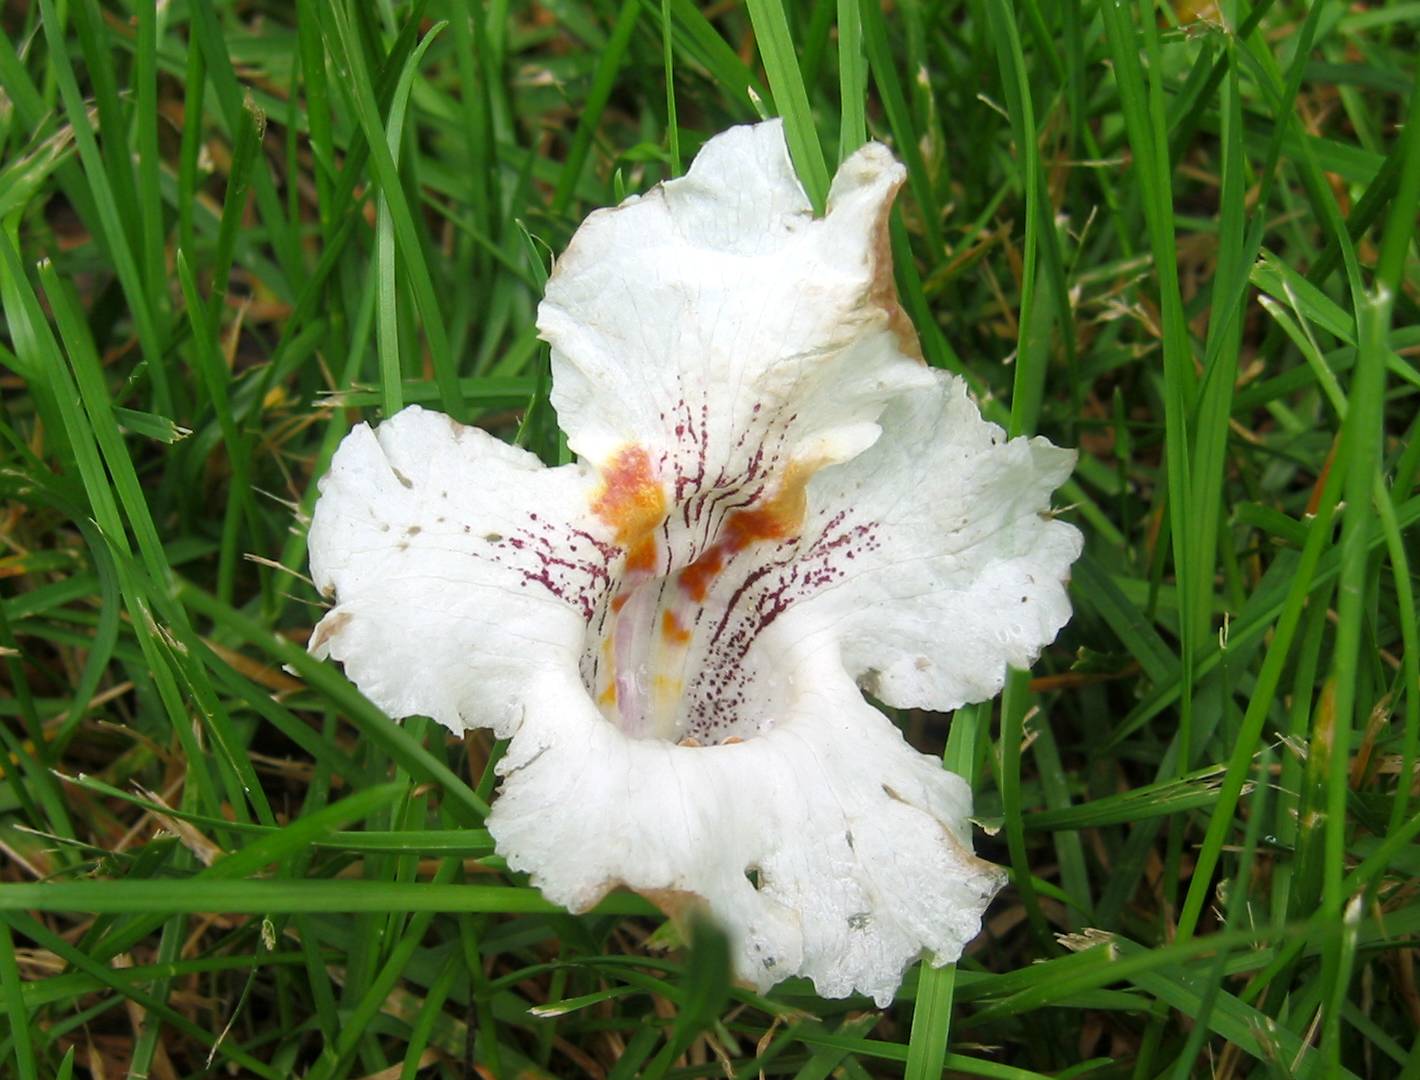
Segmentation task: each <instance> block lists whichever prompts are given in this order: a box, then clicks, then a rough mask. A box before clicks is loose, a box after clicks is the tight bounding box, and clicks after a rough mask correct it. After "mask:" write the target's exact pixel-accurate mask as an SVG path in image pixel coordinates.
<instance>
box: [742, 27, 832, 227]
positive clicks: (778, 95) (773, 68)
mask: <svg viewBox="0 0 1420 1080" xmlns="http://www.w3.org/2000/svg"><path fill="white" fill-rule="evenodd" d="M747 6H748V8H749V17H750V22H751V23H752V24H753V25H754V38H755V44H756V45H757V46H758V47H759V56H760V59H761V60H763V61H764V70H765V73H766V74H767V75H768V76H769V90H770V92H771V93H772V94H773V95H774V107H775V109H776V110H777V111H778V113H779V115H780V116H782V117H783V118H784V138H785V141H786V142H788V144H789V156H790V157H792V158H793V159H794V167H795V169H796V170H797V171H798V173H799V180H800V182H802V183H803V185H804V191H805V192H806V193H807V194H808V197H809V202H811V203H813V207H814V212H815V213H818V214H822V213H823V209H824V204H825V203H826V201H827V199H828V181H829V176H828V165H827V164H826V163H825V162H824V158H823V144H822V143H820V142H819V138H818V131H817V130H816V129H815V127H814V118H813V113H812V111H811V110H810V109H809V95H808V91H807V89H805V87H804V76H803V73H802V72H801V71H800V70H799V55H798V52H797V51H796V50H795V48H794V41H793V37H792V36H791V35H790V33H789V19H788V16H787V15H786V14H785V12H784V5H783V3H782V2H781V0H748V5H747Z"/></svg>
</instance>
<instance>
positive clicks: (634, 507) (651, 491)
mask: <svg viewBox="0 0 1420 1080" xmlns="http://www.w3.org/2000/svg"><path fill="white" fill-rule="evenodd" d="M592 512H593V513H595V514H596V515H597V517H599V518H601V519H602V520H603V521H605V522H606V523H607V524H608V525H610V526H611V527H612V528H613V529H614V530H615V532H616V539H617V542H618V543H620V544H622V545H624V546H628V547H629V546H631V545H632V544H633V543H635V542H636V541H638V540H640V539H641V538H642V537H644V536H645V535H646V534H647V533H649V532H650V531H651V530H652V529H654V528H655V527H656V526H657V525H659V524H660V523H661V520H662V519H663V518H664V517H665V516H666V496H665V492H663V491H662V490H661V485H660V483H659V482H658V481H657V480H656V477H655V474H654V471H653V470H652V468H651V457H650V455H649V454H647V453H646V449H645V447H641V446H627V447H624V448H623V449H621V450H619V451H618V452H617V453H616V454H615V456H613V457H612V459H611V461H610V462H609V463H607V464H606V465H605V466H604V467H603V468H602V489H601V492H600V494H599V495H598V496H597V498H596V500H595V501H594V502H593V503H592Z"/></svg>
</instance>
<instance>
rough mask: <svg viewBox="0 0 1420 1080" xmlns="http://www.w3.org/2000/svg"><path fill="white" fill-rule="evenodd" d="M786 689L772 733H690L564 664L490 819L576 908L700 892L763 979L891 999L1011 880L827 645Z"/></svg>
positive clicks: (972, 926)
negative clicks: (603, 691) (803, 979)
mask: <svg viewBox="0 0 1420 1080" xmlns="http://www.w3.org/2000/svg"><path fill="white" fill-rule="evenodd" d="M763 647H764V648H765V649H766V650H768V651H770V652H771V653H773V652H774V650H775V645H774V644H773V643H772V642H767V643H766V644H765V645H764V646H763ZM785 693H786V695H787V697H786V700H788V701H789V702H791V704H790V706H789V708H790V709H791V711H790V712H789V713H788V714H787V715H785V716H784V717H783V719H782V720H781V721H780V723H778V724H777V725H776V726H775V727H774V729H773V730H772V731H770V732H768V733H767V734H765V735H763V736H760V737H758V738H755V739H750V740H748V741H746V742H743V743H739V744H735V745H729V746H710V747H698V748H689V747H684V746H676V745H674V744H671V743H665V742H657V741H654V740H640V739H626V738H623V737H621V736H620V734H619V733H618V732H616V730H615V729H614V728H612V727H611V726H610V725H607V724H604V723H598V719H599V718H598V716H597V715H596V713H595V710H594V709H593V708H592V707H591V706H590V703H586V702H585V695H581V696H580V697H579V694H578V687H577V686H576V685H574V684H573V682H572V681H571V679H570V677H569V678H568V679H565V680H563V681H561V682H558V681H556V680H546V681H543V682H541V683H540V684H539V685H538V686H537V687H536V688H535V689H534V694H535V696H534V698H533V699H531V700H530V701H529V704H528V709H529V714H530V715H537V716H538V717H540V718H541V720H540V721H539V722H538V724H537V725H536V728H534V725H533V724H532V723H529V724H528V725H527V726H525V727H524V729H523V731H522V732H521V733H520V734H519V736H518V737H517V739H516V740H515V741H514V744H513V747H512V749H511V751H510V753H509V755H508V756H507V757H506V758H505V759H504V761H503V763H502V766H501V769H500V771H502V772H503V773H504V774H505V777H506V778H505V780H504V783H503V788H502V791H501V793H500V795H499V797H498V801H497V802H496V803H495V805H494V808H493V813H492V815H491V816H490V817H489V819H488V827H489V829H490V830H491V831H492V833H493V835H494V837H495V838H496V840H497V842H498V849H499V850H500V851H502V852H504V853H506V854H507V857H508V862H509V865H510V866H512V867H513V868H515V869H521V870H526V871H528V872H530V873H531V874H532V878H533V881H534V883H535V884H537V885H538V887H539V888H541V889H542V891H543V892H544V893H545V894H546V895H547V896H548V897H549V898H551V899H553V900H556V901H557V902H559V903H562V904H564V905H566V906H567V907H569V908H571V909H572V910H574V911H580V910H585V909H586V908H588V907H590V906H591V905H592V904H594V903H595V902H596V901H597V900H598V899H599V898H600V897H601V896H602V895H603V894H604V893H605V892H606V891H607V890H608V889H610V888H612V887H614V886H616V885H618V884H626V885H629V886H630V887H632V888H634V889H636V890H638V891H640V892H642V893H644V894H646V895H648V896H650V897H652V898H653V899H655V900H657V902H659V903H660V904H661V905H662V906H663V907H665V908H666V909H667V910H672V911H674V910H676V909H678V908H681V907H683V906H687V905H689V906H693V905H697V904H704V905H705V906H707V907H708V908H709V910H710V911H711V912H713V913H714V915H715V916H716V917H717V918H718V919H719V921H720V922H721V923H722V924H723V925H724V926H725V928H726V930H727V931H728V932H729V934H730V939H731V943H732V947H733V950H734V955H735V967H736V970H737V971H738V972H739V974H740V976H741V977H742V978H744V979H746V980H748V981H750V982H753V983H755V984H757V985H758V986H759V987H760V988H761V989H767V988H768V987H769V986H772V985H773V984H774V983H776V982H778V981H780V980H781V979H783V978H785V977H787V976H789V975H794V974H799V975H804V976H807V977H808V978H810V979H812V980H813V982H814V986H815V988H816V989H817V990H818V992H819V993H820V994H822V995H823V996H826V997H842V996H846V995H847V994H850V993H853V992H858V993H863V994H867V995H869V996H871V997H873V998H874V999H876V1000H877V1001H878V1003H879V1004H884V1005H885V1004H887V1002H888V1001H890V1000H891V998H892V996H893V994H894V992H895V991H896V989H897V986H898V984H899V982H900V981H901V978H902V973H903V971H904V970H905V969H906V968H907V966H908V965H910V964H911V963H913V962H914V961H915V960H916V959H917V958H918V956H919V955H921V953H922V952H923V950H924V949H925V950H926V952H927V953H928V955H929V956H930V957H931V958H932V959H933V961H934V962H935V963H939V964H941V963H948V962H950V961H952V960H955V959H956V958H957V957H958V956H960V954H961V951H962V948H963V947H964V946H965V944H966V943H967V942H968V941H970V940H971V939H972V938H973V937H974V936H975V935H976V934H977V932H978V931H979V930H980V926H981V913H982V911H983V910H984V909H985V907H986V904H987V903H988V902H989V901H990V899H991V897H992V896H993V895H994V894H995V893H996V891H997V890H998V889H999V888H1000V887H1001V884H1002V883H1003V881H1004V875H1003V874H1002V873H1001V871H1000V870H999V869H997V868H996V867H994V866H991V865H990V864H988V863H985V862H982V861H981V860H979V859H977V858H975V857H974V856H973V855H972V854H971V851H970V842H969V840H968V838H967V836H966V829H967V825H966V816H967V814H968V812H969V809H970V802H971V796H970V792H969V791H968V790H967V787H966V785H965V784H964V783H963V782H962V781H961V779H960V778H959V777H957V776H954V775H952V774H951V773H948V772H945V771H944V770H943V769H942V768H941V766H940V764H939V763H937V762H936V761H934V760H932V759H931V758H927V757H925V756H923V755H922V754H919V753H917V752H916V751H915V750H913V749H912V748H911V747H910V746H908V745H907V743H906V742H904V741H903V738H902V736H901V735H900V734H899V733H898V731H897V729H896V728H894V727H893V726H892V724H891V723H890V722H889V721H888V720H887V719H886V718H885V717H884V716H883V715H882V714H881V713H879V712H877V711H876V710H875V709H873V708H871V707H869V706H868V705H867V704H866V703H865V702H864V701H863V698H862V694H861V693H860V692H859V690H858V689H857V687H856V686H855V685H854V684H853V682H852V681H851V680H850V679H848V678H847V676H846V675H845V674H844V672H843V668H842V665H841V664H840V663H839V662H838V661H837V659H836V657H834V656H833V655H832V654H831V651H830V652H829V653H825V654H821V655H819V656H817V657H815V658H813V659H812V661H811V662H809V663H801V664H799V666H797V667H796V668H795V670H794V673H793V676H792V679H791V680H790V685H788V686H786V688H785ZM590 762H595V763H596V767H594V768H593V767H589V766H588V763H590ZM751 876H753V878H755V879H756V880H753V881H752V880H751Z"/></svg>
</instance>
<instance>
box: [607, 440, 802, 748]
mask: <svg viewBox="0 0 1420 1080" xmlns="http://www.w3.org/2000/svg"><path fill="white" fill-rule="evenodd" d="M812 473H813V469H812V468H806V467H790V468H789V469H788V470H787V471H786V472H785V473H784V474H783V475H782V476H781V478H780V480H779V482H778V483H777V484H775V485H770V484H763V485H758V486H757V487H756V488H755V490H753V491H752V492H749V493H746V492H744V491H743V490H733V489H730V490H725V491H722V492H720V493H717V496H718V497H715V498H711V499H706V498H704V497H702V496H703V493H701V495H697V496H696V497H695V499H694V500H693V501H692V503H691V504H690V506H692V507H694V508H695V509H693V510H692V509H690V508H688V507H687V506H681V505H676V506H673V507H669V508H668V511H669V512H667V513H665V514H664V515H663V516H661V517H660V518H659V520H656V521H655V522H654V523H652V524H651V525H650V527H646V523H645V518H644V517H643V518H642V521H641V522H639V523H638V524H639V525H640V526H641V527H640V528H638V529H636V530H635V531H634V534H632V535H626V534H622V535H621V536H620V537H619V539H621V541H622V544H623V546H624V549H625V552H626V554H625V556H624V563H623V567H622V571H621V574H620V575H619V576H618V577H617V578H616V579H615V580H614V584H613V588H612V589H611V590H610V592H609V594H608V596H607V599H606V601H605V602H604V607H603V608H602V609H601V610H600V611H599V612H598V613H597V615H596V616H595V617H594V618H593V619H592V620H591V623H590V625H589V626H588V641H587V650H586V653H585V655H584V657H583V670H582V674H583V679H584V681H585V683H586V686H587V689H588V691H589V692H590V693H591V694H592V696H593V697H594V698H595V700H596V702H597V705H598V706H599V707H600V709H601V711H602V714H603V715H604V716H605V717H606V718H607V719H608V720H610V721H611V722H612V723H614V724H616V725H617V726H618V727H620V728H621V729H622V730H623V731H624V732H626V734H627V735H629V736H631V737H633V738H639V739H661V740H665V741H668V742H677V743H681V744H683V745H690V746H705V745H715V744H723V743H727V742H731V743H733V742H741V741H743V740H745V739H747V738H751V737H753V736H754V735H757V734H760V733H762V732H763V731H765V730H767V729H768V728H769V727H771V726H773V722H774V717H773V713H774V712H775V709H774V705H773V699H774V698H777V696H778V694H777V693H776V692H775V691H776V690H777V683H778V682H779V680H778V679H777V678H775V677H774V675H773V673H771V672H768V671H765V670H762V669H763V664H762V663H760V662H759V660H758V659H757V658H756V657H755V655H754V653H753V651H752V649H751V646H752V645H753V644H754V641H755V639H756V637H757V635H758V633H759V632H760V631H761V630H763V629H764V628H765V627H767V626H768V625H769V623H770V622H772V621H773V619H774V618H775V617H776V616H777V615H778V614H779V612H780V611H782V610H783V607H784V604H783V602H782V596H775V595H770V596H769V601H770V602H769V603H766V602H765V600H766V594H765V592H764V589H763V587H762V586H763V584H764V583H765V581H766V579H767V578H769V577H771V576H772V575H773V573H774V572H775V571H778V570H780V569H782V568H783V567H784V566H786V565H788V564H790V563H791V562H792V561H793V559H794V549H795V547H796V546H797V543H798V538H799V532H800V530H801V528H802V526H803V521H804V509H805V498H804V487H805V485H806V484H807V482H808V479H809V477H810V476H811V475H812ZM609 490H614V489H611V488H609ZM604 498H605V497H604ZM647 502H648V500H645V499H642V500H639V501H638V502H637V505H638V506H644V505H645V504H646V503H647Z"/></svg>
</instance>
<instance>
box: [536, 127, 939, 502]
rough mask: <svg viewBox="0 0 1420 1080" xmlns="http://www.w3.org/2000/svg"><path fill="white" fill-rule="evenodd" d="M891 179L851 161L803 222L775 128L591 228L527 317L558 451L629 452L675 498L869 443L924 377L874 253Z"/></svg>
mask: <svg viewBox="0 0 1420 1080" xmlns="http://www.w3.org/2000/svg"><path fill="white" fill-rule="evenodd" d="M904 175H905V173H904V170H903V168H902V166H901V165H899V164H898V163H897V162H896V161H894V160H893V158H892V155H891V154H890V153H889V152H888V151H887V150H886V148H884V147H882V146H880V145H878V144H870V145H868V146H865V147H863V148H862V149H861V150H859V151H858V152H857V153H856V154H854V155H853V156H852V157H851V158H850V159H849V160H848V161H847V162H845V163H844V166H843V168H842V169H841V170H840V171H839V174H838V177H837V179H836V180H835V182H834V185H833V190H832V193H831V196H830V199H829V206H828V213H827V214H826V216H824V217H823V218H815V217H814V216H813V214H812V211H811V209H810V206H809V203H808V200H807V198H806V197H805V196H804V192H803V189H802V188H801V187H800V186H799V183H798V181H797V180H796V179H795V177H794V172H793V166H792V165H791V163H790V160H789V154H788V150H787V149H786V147H785V144H784V134H783V127H782V124H781V123H780V121H778V120H773V121H769V122H766V123H763V124H757V125H755V126H752V127H737V128H731V129H730V130H729V131H727V132H725V133H724V134H722V135H719V136H716V137H715V138H714V139H711V140H710V141H709V142H708V143H706V144H705V146H704V148H703V149H702V150H701V152H700V154H699V155H698V156H697V157H696V159H695V162H694V164H693V165H692V166H691V168H690V170H689V172H688V173H687V174H686V175H685V176H684V177H682V178H680V179H678V180H672V181H669V182H667V183H664V184H660V185H658V186H657V187H655V188H653V189H652V190H651V191H650V192H648V193H647V194H645V195H642V196H639V197H632V198H629V199H627V200H626V202H624V203H622V205H621V206H619V207H616V208H614V209H607V210H598V211H596V212H594V213H593V214H591V215H590V216H589V217H588V218H587V220H586V221H585V222H584V223H583V224H582V226H581V228H579V229H578V230H577V234H576V236H574V237H573V239H572V243H571V245H570V247H569V248H568V249H567V252H566V253H565V254H564V255H563V256H562V257H561V258H560V259H558V261H557V264H556V267H555V269H554V272H553V275H552V278H551V280H550V281H549V282H548V285H547V294H546V298H545V299H544V300H543V302H542V305H541V307H540V308H539V309H538V328H539V329H540V331H541V332H542V336H543V337H544V338H545V339H546V340H547V341H548V342H550V343H551V345H552V368H553V385H552V402H553V405H554V406H555V407H556V409H557V413H558V420H559V423H560V424H561V426H562V428H563V430H564V431H566V432H567V436H568V444H569V445H570V446H571V447H572V448H573V449H574V450H576V451H577V452H578V453H579V454H581V455H582V456H583V457H585V458H586V459H588V460H589V461H592V462H594V463H603V462H606V461H607V460H609V459H610V458H611V456H612V455H613V454H615V453H616V452H617V451H618V450H619V449H620V448H621V447H622V446H624V445H625V444H627V443H628V442H637V443H639V444H641V445H644V446H646V447H647V448H648V449H650V450H651V451H652V452H653V456H654V457H656V458H657V460H658V461H663V462H664V464H663V465H662V471H663V473H664V474H666V475H668V476H669V475H670V474H673V475H674V480H675V482H676V484H677V485H678V487H679V490H680V491H681V492H684V491H686V490H687V488H690V489H692V490H694V489H697V488H700V487H705V486H716V485H723V484H727V483H733V482H734V480H735V478H737V477H740V476H742V475H743V474H744V473H745V471H746V467H747V463H748V462H749V461H750V460H751V458H753V457H754V456H755V455H757V454H760V455H762V454H764V453H765V452H766V448H771V449H773V450H775V451H778V452H780V453H782V456H783V457H784V458H785V459H787V460H793V459H803V458H813V459H815V460H818V461H820V462H822V461H838V460H843V459H845V458H848V457H851V456H852V455H853V454H855V453H857V452H858V451H860V450H861V449H863V448H864V447H865V446H867V445H869V444H870V443H871V442H872V441H873V440H874V439H876V438H877V435H878V430H879V429H878V425H877V422H876V421H877V415H878V413H879V412H880V411H881V409H882V405H883V403H884V402H885V401H886V400H887V399H888V398H889V397H890V396H891V395H893V394H895V393H899V392H901V391H903V390H905V389H909V388H911V387H913V386H919V385H921V384H922V379H923V376H924V369H923V368H922V366H921V364H920V363H917V362H915V361H914V360H913V359H909V357H916V356H917V355H918V350H917V340H916V336H915V334H914V333H913V331H912V328H911V326H910V324H909V323H908V321H907V320H906V318H905V317H904V316H903V314H902V312H901V309H900V308H899V307H898V304H897V299H896V293H895V290H894V288H893V284H892V260H891V256H890V252H889V248H888V238H887V215H888V211H889V209H890V208H891V204H892V199H893V195H894V194H895V193H896V191H897V189H898V187H899V186H900V185H901V184H902V181H903V177H904Z"/></svg>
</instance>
